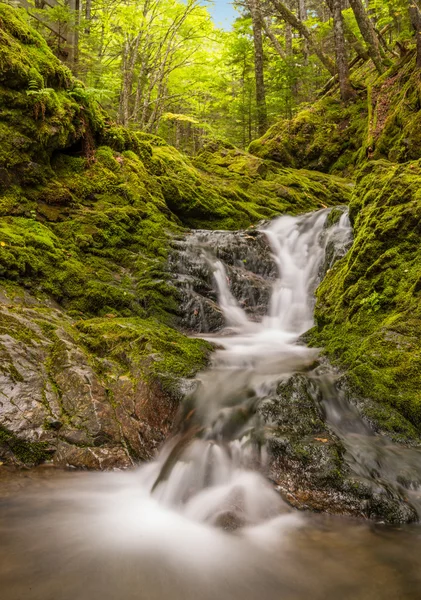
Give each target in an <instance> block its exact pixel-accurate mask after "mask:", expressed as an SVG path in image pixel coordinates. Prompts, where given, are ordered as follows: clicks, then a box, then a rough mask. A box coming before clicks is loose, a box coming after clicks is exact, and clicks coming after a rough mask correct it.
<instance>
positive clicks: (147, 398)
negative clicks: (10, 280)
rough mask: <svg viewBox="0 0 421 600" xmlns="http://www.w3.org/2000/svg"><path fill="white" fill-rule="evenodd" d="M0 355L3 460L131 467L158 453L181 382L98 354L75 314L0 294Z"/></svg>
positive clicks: (30, 298)
mask: <svg viewBox="0 0 421 600" xmlns="http://www.w3.org/2000/svg"><path fill="white" fill-rule="evenodd" d="M0 358H1V361H0V389H1V396H0V461H4V462H6V463H8V464H16V465H34V464H38V463H42V462H44V461H52V462H53V463H54V464H55V465H56V466H60V467H68V466H71V467H77V468H88V469H108V468H115V467H127V466H130V465H132V464H133V462H134V461H136V460H148V459H150V458H151V457H152V456H154V454H155V452H156V450H157V448H158V447H159V446H160V445H161V444H162V443H163V441H164V440H165V439H166V437H167V436H168V434H169V432H170V430H171V428H172V425H173V421H174V418H175V414H176V411H177V408H178V406H179V402H180V395H179V394H178V391H177V388H176V386H174V385H173V387H172V390H173V391H172V392H170V391H164V390H163V388H162V386H161V384H160V382H159V379H158V378H156V377H154V378H149V379H147V377H145V371H144V370H143V371H142V370H140V367H139V364H135V363H134V362H130V361H129V362H128V364H127V363H126V364H122V363H120V362H119V361H116V360H115V359H111V358H110V357H109V356H106V357H104V358H101V357H100V356H98V355H97V356H95V357H93V356H92V355H90V354H89V353H88V352H87V350H86V348H85V347H83V346H82V345H81V343H80V339H79V337H78V335H77V331H76V330H75V329H74V322H73V321H72V319H71V318H70V317H68V316H67V315H66V314H65V313H64V312H63V311H61V310H60V309H58V308H57V307H56V306H55V305H53V304H50V305H49V304H48V303H46V302H43V303H42V304H41V303H40V302H38V301H37V300H36V299H35V298H34V297H33V296H29V295H28V294H26V293H23V294H22V296H17V297H15V298H13V302H12V301H11V298H10V297H8V295H7V294H6V293H5V292H4V291H3V292H2V293H1V294H0ZM128 373H129V375H130V376H128V375H127V374H128Z"/></svg>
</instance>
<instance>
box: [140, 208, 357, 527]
mask: <svg viewBox="0 0 421 600" xmlns="http://www.w3.org/2000/svg"><path fill="white" fill-rule="evenodd" d="M328 214H329V210H323V211H319V212H317V213H313V214H309V215H304V216H299V217H290V216H284V217H280V218H279V219H276V220H275V221H273V222H272V223H270V224H269V225H268V226H266V227H263V228H262V232H263V233H264V235H265V236H266V237H267V240H268V242H269V244H270V247H271V250H272V255H273V258H274V261H275V263H276V266H277V271H278V276H277V278H276V279H275V280H274V283H273V289H272V293H271V297H270V302H269V306H268V312H267V314H266V315H265V316H263V318H261V320H260V321H256V319H255V318H253V319H252V318H251V317H250V316H248V315H247V313H246V311H245V310H244V309H243V308H242V307H241V306H240V304H239V302H238V301H237V300H236V298H235V297H234V295H233V293H232V291H231V287H230V280H229V276H228V273H227V269H226V267H225V265H224V263H223V261H222V260H220V259H219V258H217V257H214V258H212V253H211V245H209V246H208V247H207V248H206V260H207V261H208V262H209V263H210V265H211V268H212V271H213V275H214V279H215V282H216V285H217V290H218V303H219V306H220V308H221V309H222V312H223V314H224V317H225V321H226V326H227V327H226V329H224V330H222V331H221V332H219V333H218V334H217V335H213V336H212V337H209V338H208V339H209V340H211V341H213V342H214V343H216V344H217V346H218V348H219V349H218V350H217V351H216V352H215V354H214V358H213V363H212V365H211V367H210V368H209V369H208V370H207V371H206V372H204V373H201V374H200V375H199V376H198V386H197V389H196V392H195V394H194V397H193V398H192V399H190V402H188V403H187V407H188V408H187V409H185V410H184V414H183V416H182V418H181V419H180V425H179V430H178V432H177V433H176V435H175V436H174V438H173V439H172V440H170V442H169V443H168V445H167V446H166V447H165V448H164V449H163V451H162V453H161V455H160V456H159V457H158V459H157V460H156V461H155V463H154V464H153V465H149V467H148V469H147V472H148V477H151V478H152V477H153V476H154V477H155V481H154V482H153V486H152V493H153V495H154V497H155V498H156V499H158V500H159V502H162V503H163V504H164V505H166V506H168V507H175V508H176V509H177V510H178V511H181V512H183V514H185V515H186V516H188V517H191V518H194V519H197V520H200V521H204V522H207V523H210V524H214V525H215V524H216V525H218V524H222V525H223V526H224V527H226V528H235V527H237V526H239V525H244V524H256V523H259V522H262V521H264V520H265V519H267V518H268V517H270V516H274V515H276V514H279V512H280V511H282V510H283V511H286V510H287V508H286V505H283V503H282V501H281V500H280V498H279V496H278V495H277V494H276V492H275V491H274V490H273V489H272V488H271V486H270V485H269V484H268V483H267V481H266V480H265V478H264V476H263V474H261V473H262V472H264V469H265V464H266V449H265V441H264V434H265V427H264V424H262V423H261V421H260V418H259V416H258V415H257V408H258V406H259V403H260V401H261V400H262V399H264V398H265V397H266V396H267V395H268V393H270V391H271V390H273V387H274V385H275V384H276V383H277V382H279V381H280V380H282V379H287V378H289V377H290V376H291V375H292V374H293V373H296V372H298V371H302V370H304V369H307V368H308V367H310V366H311V365H312V364H313V363H314V361H315V359H316V358H317V350H315V349H313V348H308V347H306V346H305V345H304V344H302V343H300V341H299V338H300V335H301V334H302V333H304V332H305V331H307V330H308V329H309V328H310V327H311V326H312V325H313V316H312V315H313V306H314V291H315V288H316V286H317V283H318V280H319V277H320V272H321V268H322V265H323V261H324V259H325V253H326V248H327V246H328V244H329V243H331V242H332V241H333V242H334V243H335V245H336V246H338V247H339V246H340V244H339V242H341V244H346V243H348V242H349V240H350V235H351V229H350V225H349V222H348V220H347V216H346V213H344V214H343V215H342V217H341V219H340V220H339V222H338V223H337V225H335V226H333V227H331V228H329V229H328V228H326V220H327V217H328ZM200 247H202V249H203V234H202V244H201V245H199V244H198V248H197V251H199V249H200ZM152 473H153V475H152ZM149 481H150V480H149Z"/></svg>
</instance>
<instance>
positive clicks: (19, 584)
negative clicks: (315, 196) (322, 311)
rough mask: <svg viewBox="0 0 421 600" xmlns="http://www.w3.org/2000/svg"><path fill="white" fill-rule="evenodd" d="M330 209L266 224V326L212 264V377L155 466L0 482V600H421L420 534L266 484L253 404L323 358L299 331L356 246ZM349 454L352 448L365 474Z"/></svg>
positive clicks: (201, 383) (336, 418) (335, 412)
mask: <svg viewBox="0 0 421 600" xmlns="http://www.w3.org/2000/svg"><path fill="white" fill-rule="evenodd" d="M327 214H328V212H327V211H320V212H318V213H314V214H311V215H306V216H303V217H281V218H280V219H277V220H275V221H274V222H272V223H271V224H270V225H269V226H268V227H266V228H265V235H266V236H267V239H268V241H269V243H270V246H271V248H272V252H273V255H274V258H275V261H276V265H277V269H278V272H279V276H278V278H277V279H276V282H275V285H274V288H273V292H272V296H271V301H270V306H269V310H268V314H267V315H266V316H265V317H264V318H263V319H261V320H260V321H258V322H257V321H256V320H253V319H251V318H250V316H249V315H248V314H247V313H246V312H245V310H244V309H243V308H242V307H241V306H240V304H239V303H238V302H237V300H236V299H235V298H234V296H233V295H232V292H231V288H230V281H229V276H228V275H227V271H226V267H225V265H224V263H223V262H222V261H221V260H218V259H212V258H209V257H208V259H207V260H210V261H211V263H212V268H213V270H214V276H215V280H216V282H217V286H218V291H219V304H220V307H221V309H222V310H223V313H224V316H225V319H226V323H227V329H225V330H224V331H222V332H221V333H220V334H218V335H216V336H215V335H214V336H212V337H211V338H210V339H212V341H214V342H216V344H217V346H218V348H219V349H218V350H217V351H216V352H215V354H214V360H213V364H212V367H211V368H210V369H209V370H208V371H206V372H204V373H202V374H200V375H199V377H198V380H197V386H196V390H195V392H194V393H193V394H192V396H191V397H190V398H189V399H187V401H186V403H185V406H184V407H183V410H182V413H181V415H180V419H179V423H178V426H177V428H176V431H175V432H174V436H173V437H172V439H171V440H169V441H168V443H167V444H166V445H165V447H164V448H163V449H162V451H161V453H160V454H159V456H158V457H157V458H156V460H155V461H153V462H151V463H150V464H148V465H145V466H143V467H141V468H139V469H137V470H133V471H131V472H122V473H97V474H93V473H73V474H71V473H56V472H54V471H52V470H48V469H41V470H39V471H35V472H33V473H31V474H30V475H29V476H25V474H22V473H20V474H17V475H12V474H11V475H10V477H8V476H5V475H3V482H1V480H0V490H2V493H1V495H0V500H1V504H0V506H1V509H2V510H1V517H0V539H1V540H2V542H3V543H2V546H1V549H0V559H1V566H0V582H1V584H2V585H1V587H0V589H1V598H2V600H18V599H20V598H25V599H28V600H38V599H39V600H70V599H72V600H94V599H95V600H96V599H97V598H98V599H101V600H114V599H115V600H123V599H124V600H129V599H141V600H190V599H191V600H193V599H194V600H208V599H209V600H211V599H218V600H235V599H237V600H240V599H241V600H255V599H256V600H257V599H259V600H260V599H262V600H272V599H273V600H275V599H279V600H284V599H291V600H292V599H294V600H301V599H303V600H304V599H307V598H315V599H317V598H320V599H321V598H324V599H326V598H328V599H332V600H333V599H335V600H336V599H339V598H341V599H342V598H343V599H348V598H349V599H351V598H358V599H379V598H382V599H386V600H387V599H390V600H392V599H397V598H402V599H405V598H408V599H410V598H414V599H415V598H419V597H421V579H420V569H419V567H420V566H421V557H420V556H419V554H420V552H419V551H420V549H421V539H420V534H419V531H418V528H405V529H403V530H397V529H393V528H385V527H383V528H382V527H380V526H374V525H372V526H370V525H367V524H362V523H359V522H353V521H347V520H345V519H334V518H328V517H320V516H319V517H316V516H315V515H306V514H303V513H297V512H296V511H293V510H292V509H291V508H290V507H289V506H288V505H287V504H286V503H284V502H283V501H282V499H281V498H280V496H279V495H278V494H277V492H276V491H275V490H274V489H273V487H272V486H271V484H270V483H269V482H268V481H267V480H266V478H265V477H264V475H263V474H262V473H263V472H264V468H265V464H266V461H267V456H266V449H265V426H264V423H262V422H261V418H260V417H259V413H258V412H257V408H258V405H259V403H260V402H261V400H262V399H264V398H265V397H267V395H268V394H269V393H270V392H271V391H272V390H273V388H274V386H275V385H276V384H277V383H278V382H279V381H280V380H283V379H287V378H289V377H290V376H291V375H292V374H293V373H296V372H297V371H301V370H304V369H308V368H309V367H310V366H311V365H312V364H313V363H314V361H315V359H316V356H317V352H316V351H315V350H314V349H311V348H308V347H306V346H305V345H303V344H302V343H300V336H301V335H302V334H303V333H304V332H305V331H307V330H308V329H309V328H310V327H311V326H312V313H313V305H314V299H313V295H314V290H315V287H316V285H317V282H318V279H319V276H320V273H321V270H322V268H323V264H324V263H325V262H326V261H325V250H326V248H327V247H328V245H329V244H331V243H333V242H334V243H335V244H336V246H337V247H344V246H346V244H347V242H348V241H349V239H350V227H349V223H348V220H347V217H346V214H344V215H343V216H342V218H341V219H340V221H339V223H338V224H337V225H336V226H334V227H332V228H331V229H326V228H325V222H326V218H327ZM324 266H325V267H326V265H324ZM327 266H329V265H327ZM338 402H339V401H338ZM343 411H344V409H343V407H342V405H341V404H340V403H339V404H338V403H337V404H334V403H333V402H332V403H329V404H328V405H327V408H326V413H327V416H328V419H329V420H330V422H331V424H332V426H334V427H336V429H337V431H338V434H339V435H343V438H344V439H347V434H348V433H349V421H350V420H351V421H352V422H353V423H357V425H353V427H354V429H355V428H357V433H358V435H359V436H360V438H359V440H361V439H362V438H363V439H364V440H365V439H367V438H368V437H370V435H369V434H370V432H368V431H362V430H361V427H362V425H361V426H360V424H359V423H360V421H359V418H358V415H357V414H356V413H355V414H354V413H352V418H351V419H349V418H347V419H344V418H342V416H343V414H344V412H343ZM348 417H349V415H348ZM344 422H346V423H348V425H347V426H346V427H345V426H344V425H343V424H344ZM351 434H352V435H354V434H355V431H353V430H352V427H351ZM352 435H351V438H352ZM355 437H356V436H355V435H354V438H355ZM373 437H374V436H373ZM360 443H361V442H360ZM360 443H359V444H358V448H360V447H361V445H360ZM376 443H377V442H376ZM369 447H370V448H372V447H373V446H372V445H370V444H369ZM356 448H357V446H355V445H354V446H352V444H351V443H349V444H348V451H349V453H350V455H351V457H353V460H354V462H355V465H356V469H358V468H361V470H362V471H364V474H365V469H364V468H363V467H360V466H359V465H360V462H359V457H358V452H357V450H356ZM414 452H415V451H414ZM363 458H364V457H362V462H363ZM414 460H415V459H414ZM417 460H418V455H417ZM389 462H390V460H389ZM399 464H401V463H399ZM396 469H397V467H396V468H395V470H396ZM392 470H393V469H392ZM395 475H396V474H395Z"/></svg>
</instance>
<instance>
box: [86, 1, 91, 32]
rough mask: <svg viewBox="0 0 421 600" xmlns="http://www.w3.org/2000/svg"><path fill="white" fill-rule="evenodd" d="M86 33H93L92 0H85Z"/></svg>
mask: <svg viewBox="0 0 421 600" xmlns="http://www.w3.org/2000/svg"><path fill="white" fill-rule="evenodd" d="M85 19H86V26H85V33H86V34H87V35H89V34H90V33H91V0H85Z"/></svg>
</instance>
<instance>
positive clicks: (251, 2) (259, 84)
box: [247, 0, 267, 136]
mask: <svg viewBox="0 0 421 600" xmlns="http://www.w3.org/2000/svg"><path fill="white" fill-rule="evenodd" d="M258 2H259V0H247V6H248V8H249V10H250V14H251V20H252V26H253V44H254V70H255V77H256V106H257V131H258V134H259V135H260V136H261V135H263V134H264V133H265V132H266V129H267V108H266V88H265V76H264V55H263V37H262V27H263V24H262V18H261V13H260V10H259V6H258Z"/></svg>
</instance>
